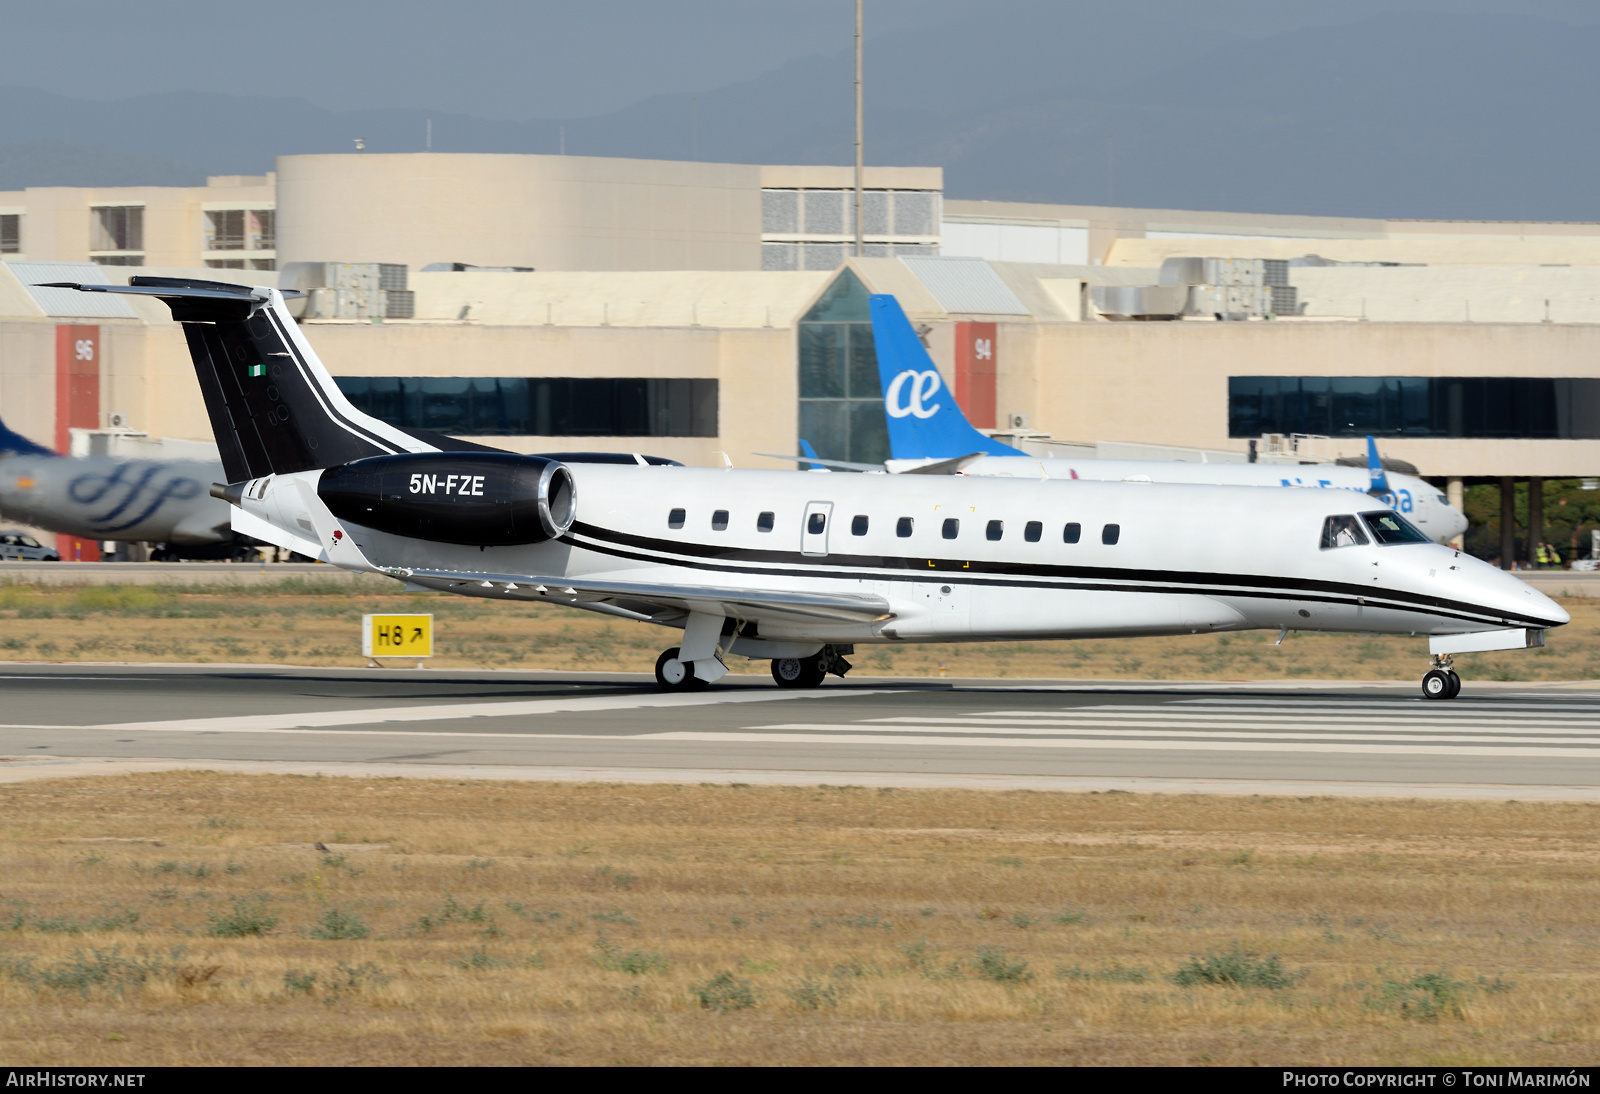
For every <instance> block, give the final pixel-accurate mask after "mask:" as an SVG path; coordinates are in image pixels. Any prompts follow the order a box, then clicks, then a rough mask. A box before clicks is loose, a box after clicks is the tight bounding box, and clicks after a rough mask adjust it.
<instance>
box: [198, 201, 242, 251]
mask: <svg viewBox="0 0 1600 1094" xmlns="http://www.w3.org/2000/svg"><path fill="white" fill-rule="evenodd" d="M246 215H247V214H246V213H245V211H244V210H243V209H212V210H209V211H208V212H207V213H206V237H205V238H206V250H208V251H242V250H244V243H245V217H246Z"/></svg>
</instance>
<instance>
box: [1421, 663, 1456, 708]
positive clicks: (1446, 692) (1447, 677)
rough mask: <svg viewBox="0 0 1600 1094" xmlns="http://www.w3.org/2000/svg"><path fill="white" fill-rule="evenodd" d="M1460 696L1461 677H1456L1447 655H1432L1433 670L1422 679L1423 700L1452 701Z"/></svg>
mask: <svg viewBox="0 0 1600 1094" xmlns="http://www.w3.org/2000/svg"><path fill="white" fill-rule="evenodd" d="M1460 694H1461V677H1459V676H1457V675H1456V670H1455V667H1454V665H1452V664H1451V661H1450V655H1449V654H1448V653H1436V654H1434V655H1433V668H1431V669H1429V670H1428V672H1427V674H1426V675H1425V676H1423V678H1422V697H1423V698H1424V699H1454V698H1455V697H1456V696H1457V695H1460Z"/></svg>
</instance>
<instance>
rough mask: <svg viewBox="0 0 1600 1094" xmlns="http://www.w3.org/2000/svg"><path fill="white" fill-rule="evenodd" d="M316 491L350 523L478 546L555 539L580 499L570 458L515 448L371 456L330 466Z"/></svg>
mask: <svg viewBox="0 0 1600 1094" xmlns="http://www.w3.org/2000/svg"><path fill="white" fill-rule="evenodd" d="M317 496H318V497H320V498H321V499H322V501H323V504H325V505H326V506H327V507H328V510H329V512H331V513H332V514H333V515H334V516H336V517H338V518H339V519H341V520H347V521H350V522H351V523H352V524H361V525H365V526H366V527H368V528H375V529H377V530H378V531H380V532H389V533H392V534H394V535H398V536H411V537H414V538H416V539H427V540H433V541H435V542H437V543H461V544H467V545H470V546H478V547H507V546H513V545H516V544H522V543H540V542H543V541H544V540H548V539H555V538H556V537H557V536H560V535H562V534H564V533H565V532H566V530H567V529H568V528H569V527H571V525H572V518H573V515H574V514H575V512H576V502H577V490H576V488H575V486H574V485H573V481H572V472H571V471H570V470H568V469H567V466H566V465H565V464H563V463H560V462H559V461H557V460H550V459H545V458H544V457H542V456H518V455H514V454H512V453H509V452H417V453H407V454H404V455H398V456H372V457H369V458H367V459H364V460H355V461H353V462H351V463H346V464H341V465H340V466H338V467H330V468H328V469H327V470H326V471H324V472H323V473H322V478H321V481H320V482H319V483H318V485H317Z"/></svg>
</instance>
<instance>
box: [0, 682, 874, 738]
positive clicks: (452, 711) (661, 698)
mask: <svg viewBox="0 0 1600 1094" xmlns="http://www.w3.org/2000/svg"><path fill="white" fill-rule="evenodd" d="M882 694H884V692H882V691H844V690H842V689H830V690H819V691H805V692H793V691H787V690H784V691H779V690H777V689H774V690H772V691H722V692H702V693H699V694H693V695H663V694H659V693H643V694H637V695H611V696H598V697H594V698H583V697H581V696H574V697H572V698H570V699H529V700H526V701H524V702H520V703H519V702H511V703H504V702H496V703H439V704H434V705H431V706H410V707H369V708H367V709H365V710H319V711H306V712H304V713H301V714H243V715H235V716H231V717H225V718H177V719H171V720H165V721H159V722H109V723H106V724H103V725H89V726H63V725H6V726H0V729H103V730H114V731H116V732H118V733H260V732H273V731H284V730H308V729H315V728H321V727H327V726H359V725H375V724H377V723H380V722H448V721H456V720H458V719H461V718H515V717H522V716H534V715H541V714H581V713H586V712H589V711H596V710H640V709H643V708H646V707H668V708H676V707H698V706H722V705H725V704H729V703H760V702H770V701H772V700H776V699H844V698H849V697H851V696H861V695H882ZM430 736H431V734H430ZM451 736H455V734H451ZM494 736H506V735H505V734H495V735H494ZM509 736H528V735H527V734H509Z"/></svg>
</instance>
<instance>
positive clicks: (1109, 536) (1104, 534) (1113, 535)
mask: <svg viewBox="0 0 1600 1094" xmlns="http://www.w3.org/2000/svg"><path fill="white" fill-rule="evenodd" d="M1121 538H1122V525H1120V524H1108V525H1106V526H1105V527H1104V528H1102V529H1100V542H1101V543H1104V544H1105V545H1106V546H1107V547H1112V546H1115V545H1116V542H1117V540H1119V539H1121Z"/></svg>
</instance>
